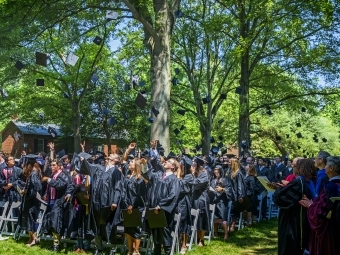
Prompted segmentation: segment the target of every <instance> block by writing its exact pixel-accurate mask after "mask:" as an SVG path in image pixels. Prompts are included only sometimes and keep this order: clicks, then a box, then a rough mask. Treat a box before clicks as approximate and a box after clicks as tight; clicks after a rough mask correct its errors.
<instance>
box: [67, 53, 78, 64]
mask: <svg viewBox="0 0 340 255" xmlns="http://www.w3.org/2000/svg"><path fill="white" fill-rule="evenodd" d="M78 59H79V57H78V56H77V55H75V54H73V53H72V52H71V53H70V54H68V56H67V58H66V61H65V62H66V64H69V65H71V66H75V64H76V63H77V61H78Z"/></svg>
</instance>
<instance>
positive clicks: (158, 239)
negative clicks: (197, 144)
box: [145, 141, 180, 255]
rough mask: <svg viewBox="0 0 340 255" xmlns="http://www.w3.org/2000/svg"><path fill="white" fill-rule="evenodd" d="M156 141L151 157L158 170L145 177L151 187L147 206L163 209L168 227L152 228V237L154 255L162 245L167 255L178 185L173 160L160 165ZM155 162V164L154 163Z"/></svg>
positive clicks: (158, 252) (169, 247) (157, 253)
mask: <svg viewBox="0 0 340 255" xmlns="http://www.w3.org/2000/svg"><path fill="white" fill-rule="evenodd" d="M156 144H157V141H153V142H152V148H153V149H152V153H151V157H152V158H153V159H151V160H154V163H156V164H154V167H156V168H157V167H160V169H157V170H156V169H152V168H150V169H149V170H148V171H147V172H146V174H145V177H146V179H147V180H149V183H150V184H151V185H152V186H151V191H150V193H149V194H150V197H149V198H148V199H149V203H148V206H149V208H155V213H157V210H159V209H163V210H164V213H165V217H166V221H167V224H168V227H164V228H153V229H151V231H152V237H153V242H154V255H160V254H161V247H162V245H163V248H164V252H165V254H166V255H169V254H170V252H171V245H172V237H171V231H172V228H173V227H174V216H175V213H176V205H177V201H178V196H179V190H180V184H179V180H178V178H177V177H176V176H175V175H174V174H173V171H174V170H175V167H176V162H175V159H173V158H171V159H168V160H167V161H165V162H164V163H163V167H162V166H161V165H160V157H159V154H158V152H157V150H156V149H154V148H155V147H156V146H155V145H156ZM155 161H156V162H155Z"/></svg>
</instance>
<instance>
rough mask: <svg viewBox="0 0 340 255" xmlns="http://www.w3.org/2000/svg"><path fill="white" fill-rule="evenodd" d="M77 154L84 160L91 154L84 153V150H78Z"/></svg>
mask: <svg viewBox="0 0 340 255" xmlns="http://www.w3.org/2000/svg"><path fill="white" fill-rule="evenodd" d="M78 156H79V157H82V158H84V159H85V160H88V159H89V158H91V154H89V153H86V152H80V153H79V154H78Z"/></svg>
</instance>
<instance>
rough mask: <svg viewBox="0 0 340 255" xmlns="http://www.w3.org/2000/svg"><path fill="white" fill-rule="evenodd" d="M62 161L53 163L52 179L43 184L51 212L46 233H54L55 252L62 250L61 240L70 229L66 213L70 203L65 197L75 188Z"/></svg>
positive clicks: (43, 180)
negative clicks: (68, 228)
mask: <svg viewBox="0 0 340 255" xmlns="http://www.w3.org/2000/svg"><path fill="white" fill-rule="evenodd" d="M62 167H63V164H62V162H61V161H59V160H57V159H54V160H52V161H51V170H52V175H51V177H46V176H45V177H43V178H42V179H41V181H42V182H47V189H46V194H45V195H44V196H43V199H44V200H45V201H46V202H47V204H48V210H49V212H48V213H47V214H46V216H45V231H47V232H52V236H53V247H52V250H53V251H59V250H60V240H61V237H62V236H63V235H64V233H65V229H66V228H67V227H68V219H66V218H65V211H67V212H68V203H67V201H65V195H66V194H71V193H72V190H69V189H74V186H73V185H72V180H71V178H70V176H69V175H68V174H67V173H65V172H63V170H62Z"/></svg>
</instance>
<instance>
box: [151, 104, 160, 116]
mask: <svg viewBox="0 0 340 255" xmlns="http://www.w3.org/2000/svg"><path fill="white" fill-rule="evenodd" d="M151 111H152V113H153V114H154V115H155V116H156V117H157V116H158V114H159V110H158V109H157V108H156V107H154V106H152V108H151Z"/></svg>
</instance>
